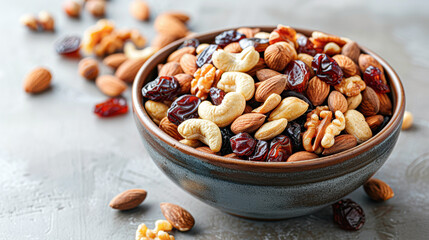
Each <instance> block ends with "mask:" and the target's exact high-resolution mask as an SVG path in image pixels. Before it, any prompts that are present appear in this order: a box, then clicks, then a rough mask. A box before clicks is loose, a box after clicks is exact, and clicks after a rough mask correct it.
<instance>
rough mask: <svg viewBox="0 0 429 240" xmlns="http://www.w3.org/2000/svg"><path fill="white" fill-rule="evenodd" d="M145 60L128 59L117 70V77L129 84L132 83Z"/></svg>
mask: <svg viewBox="0 0 429 240" xmlns="http://www.w3.org/2000/svg"><path fill="white" fill-rule="evenodd" d="M145 61H146V60H145V59H139V58H136V59H128V60H126V61H125V62H124V63H122V64H121V65H120V66H119V67H118V69H117V70H116V73H115V76H116V77H118V78H119V79H121V80H122V81H125V82H127V83H132V82H133V81H134V78H135V77H136V75H137V73H138V71H139V70H140V68H141V66H143V64H144V63H145Z"/></svg>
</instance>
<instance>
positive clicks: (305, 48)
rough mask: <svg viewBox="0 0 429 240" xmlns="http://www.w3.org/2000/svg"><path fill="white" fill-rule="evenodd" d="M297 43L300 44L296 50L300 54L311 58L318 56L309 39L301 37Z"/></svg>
mask: <svg viewBox="0 0 429 240" xmlns="http://www.w3.org/2000/svg"><path fill="white" fill-rule="evenodd" d="M296 43H297V44H298V48H297V49H296V51H297V52H298V53H306V54H308V55H311V56H314V55H316V53H317V52H316V49H314V45H313V43H312V42H311V41H310V40H308V37H306V36H301V37H299V38H298V39H296Z"/></svg>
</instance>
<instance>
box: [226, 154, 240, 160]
mask: <svg viewBox="0 0 429 240" xmlns="http://www.w3.org/2000/svg"><path fill="white" fill-rule="evenodd" d="M224 157H226V158H235V159H241V158H240V157H239V156H237V154H235V153H230V154H227V155H224Z"/></svg>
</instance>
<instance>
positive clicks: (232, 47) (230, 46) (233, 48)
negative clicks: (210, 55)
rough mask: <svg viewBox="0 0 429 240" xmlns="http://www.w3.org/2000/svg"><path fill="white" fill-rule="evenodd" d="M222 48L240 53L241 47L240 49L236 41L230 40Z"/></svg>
mask: <svg viewBox="0 0 429 240" xmlns="http://www.w3.org/2000/svg"><path fill="white" fill-rule="evenodd" d="M223 50H224V51H225V52H229V53H240V52H241V51H242V50H243V49H241V47H240V44H239V43H238V42H232V43H230V44H228V45H226V46H225V47H224V48H223Z"/></svg>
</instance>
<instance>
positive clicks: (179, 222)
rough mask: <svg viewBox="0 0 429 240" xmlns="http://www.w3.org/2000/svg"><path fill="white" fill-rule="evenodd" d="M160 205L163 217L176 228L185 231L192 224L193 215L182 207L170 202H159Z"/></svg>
mask: <svg viewBox="0 0 429 240" xmlns="http://www.w3.org/2000/svg"><path fill="white" fill-rule="evenodd" d="M160 207H161V212H162V214H163V215H164V217H165V219H167V221H168V222H170V223H171V225H173V227H174V228H176V229H177V230H179V231H181V232H185V231H189V230H191V228H192V227H193V226H194V224H195V220H194V217H192V215H191V214H190V213H189V212H188V211H186V210H185V209H183V208H182V207H180V206H178V205H176V204H172V203H161V204H160Z"/></svg>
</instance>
